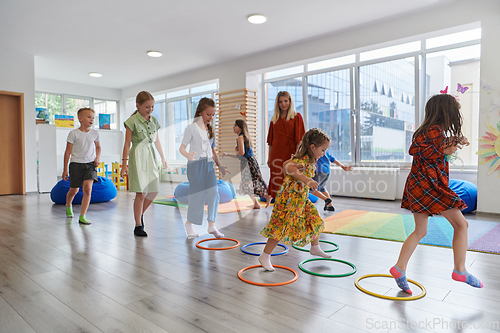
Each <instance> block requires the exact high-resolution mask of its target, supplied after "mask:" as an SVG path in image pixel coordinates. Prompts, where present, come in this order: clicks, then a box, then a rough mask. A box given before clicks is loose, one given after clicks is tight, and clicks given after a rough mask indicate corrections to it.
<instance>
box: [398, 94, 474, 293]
mask: <svg viewBox="0 0 500 333" xmlns="http://www.w3.org/2000/svg"><path fill="white" fill-rule="evenodd" d="M461 128H462V115H461V114H460V104H459V103H458V102H457V100H456V99H455V98H454V97H453V96H451V95H448V94H440V95H434V96H432V97H431V98H430V99H429V101H427V104H426V105H425V118H424V121H423V122H422V125H420V127H419V128H418V129H417V130H416V131H415V133H414V134H413V142H412V144H411V147H410V151H409V153H410V155H412V156H413V162H412V166H411V171H410V173H409V175H408V178H407V179H406V185H405V189H404V192H403V198H402V202H401V207H403V208H406V209H408V210H410V211H411V212H412V213H413V217H414V219H415V231H414V232H412V233H411V234H410V236H408V238H407V239H406V241H405V242H404V244H403V247H402V248H401V252H400V254H399V259H398V261H397V263H396V265H394V266H393V267H392V268H391V269H390V271H389V272H390V273H391V275H392V276H393V277H394V279H396V283H397V285H398V287H400V288H401V289H402V290H403V291H405V292H407V293H408V294H411V293H412V291H411V290H410V287H409V285H408V281H407V280H406V266H407V265H408V261H409V260H410V257H411V255H412V254H413V252H414V251H415V248H416V247H417V245H418V243H419V242H420V240H421V239H422V238H423V237H424V236H425V235H426V234H427V221H428V219H429V216H432V215H435V214H440V215H442V216H444V217H445V218H446V219H447V220H448V221H449V222H450V224H451V225H452V226H453V257H454V258H453V259H454V270H453V272H452V274H451V278H452V279H453V280H455V281H460V282H465V283H467V284H469V285H471V286H473V287H476V288H482V287H483V283H482V282H481V281H479V279H477V278H476V277H475V276H473V275H472V274H470V273H469V272H468V271H467V270H466V269H465V255H466V253H467V228H468V223H467V220H466V219H465V217H464V216H463V215H462V212H461V210H462V209H465V208H467V205H466V204H465V202H463V201H462V199H460V197H458V195H457V194H456V193H455V192H453V191H452V190H451V189H450V187H449V176H448V161H447V160H446V156H447V155H452V154H454V153H455V152H456V151H457V149H459V148H461V146H462V145H469V141H468V140H467V138H466V137H464V136H463V134H462V130H461Z"/></svg>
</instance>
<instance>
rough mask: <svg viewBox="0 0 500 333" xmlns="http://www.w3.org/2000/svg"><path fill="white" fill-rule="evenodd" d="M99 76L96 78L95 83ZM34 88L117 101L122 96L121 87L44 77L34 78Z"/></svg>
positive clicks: (48, 91)
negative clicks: (107, 86)
mask: <svg viewBox="0 0 500 333" xmlns="http://www.w3.org/2000/svg"><path fill="white" fill-rule="evenodd" d="M98 80H99V78H96V84H97V83H98ZM35 90H36V91H42V92H46V93H58V94H68V95H77V96H83V97H93V98H100V99H109V100H114V101H119V100H120V99H121V98H122V90H121V89H113V88H105V87H99V86H90V85H87V84H80V83H73V82H66V81H58V80H52V79H46V78H35Z"/></svg>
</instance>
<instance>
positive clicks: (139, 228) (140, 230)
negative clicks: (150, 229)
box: [134, 225, 148, 237]
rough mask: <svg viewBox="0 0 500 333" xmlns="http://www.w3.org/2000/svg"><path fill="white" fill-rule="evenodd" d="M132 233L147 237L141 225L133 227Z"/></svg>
mask: <svg viewBox="0 0 500 333" xmlns="http://www.w3.org/2000/svg"><path fill="white" fill-rule="evenodd" d="M134 235H136V236H139V237H147V235H148V234H147V233H146V232H145V231H144V227H143V226H142V225H138V226H136V227H135V229H134Z"/></svg>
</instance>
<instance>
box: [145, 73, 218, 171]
mask: <svg viewBox="0 0 500 333" xmlns="http://www.w3.org/2000/svg"><path fill="white" fill-rule="evenodd" d="M213 83H215V84H216V88H215V89H213V90H206V91H199V92H192V90H193V89H196V88H198V87H203V86H206V85H209V84H213ZM182 90H188V91H189V93H188V94H185V95H182V96H176V97H172V98H168V93H173V92H177V91H182ZM218 91H219V81H218V80H216V81H208V82H204V83H198V84H194V85H190V86H187V87H177V88H173V89H168V90H162V91H157V92H154V93H152V95H153V96H159V95H162V94H164V96H165V98H163V99H159V100H155V104H156V103H162V102H164V103H165V111H164V112H165V114H164V115H163V117H164V118H165V119H167V121H166V125H167V128H170V127H172V128H173V130H174V131H175V128H174V125H175V124H169V123H168V116H167V114H166V113H167V112H168V103H170V102H178V101H185V102H186V104H187V107H186V112H187V121H188V123H190V122H192V120H193V116H194V112H195V110H193V108H192V106H191V104H192V103H191V98H193V97H196V96H201V95H208V94H210V95H211V98H212V99H213V100H214V101H215V95H216V94H217V92H218ZM192 115H193V116H192ZM172 147H173V148H172ZM162 148H163V153H164V155H165V157H166V161H167V163H172V164H185V162H186V160H185V158H182V159H172V158H169V156H170V154H169V153H170V149H175V144H173V145H168V144H165V145H163V146H162ZM173 156H176V154H175V152H174V154H173Z"/></svg>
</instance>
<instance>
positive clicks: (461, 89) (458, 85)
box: [457, 83, 469, 94]
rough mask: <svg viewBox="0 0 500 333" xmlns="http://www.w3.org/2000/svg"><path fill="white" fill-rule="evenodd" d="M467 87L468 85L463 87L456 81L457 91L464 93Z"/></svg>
mask: <svg viewBox="0 0 500 333" xmlns="http://www.w3.org/2000/svg"><path fill="white" fill-rule="evenodd" d="M467 89H469V87H463V86H462V85H461V84H460V83H457V91H458V92H459V93H462V94H464V93H465V92H466V91H467Z"/></svg>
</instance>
